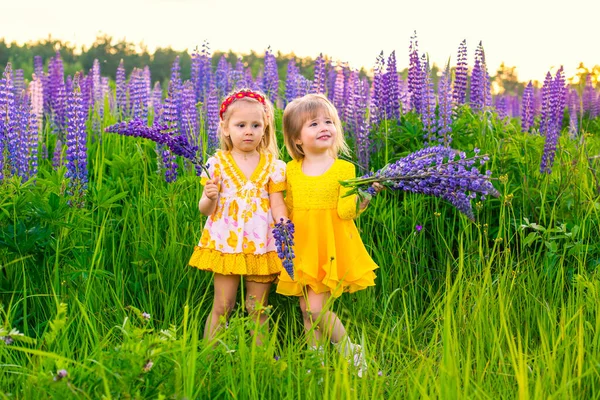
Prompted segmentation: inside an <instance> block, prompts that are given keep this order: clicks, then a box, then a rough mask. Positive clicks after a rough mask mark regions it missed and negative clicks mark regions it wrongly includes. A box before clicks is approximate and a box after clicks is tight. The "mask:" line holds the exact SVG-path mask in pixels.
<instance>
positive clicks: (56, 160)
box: [52, 139, 63, 170]
mask: <svg viewBox="0 0 600 400" xmlns="http://www.w3.org/2000/svg"><path fill="white" fill-rule="evenodd" d="M62 163H63V144H62V141H61V140H60V139H57V140H56V144H55V146H54V153H53V154H52V168H54V169H55V170H57V169H58V168H60V167H61V166H62Z"/></svg>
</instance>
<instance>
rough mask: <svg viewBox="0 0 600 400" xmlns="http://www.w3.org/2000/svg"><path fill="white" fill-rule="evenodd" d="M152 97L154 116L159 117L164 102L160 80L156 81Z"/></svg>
mask: <svg viewBox="0 0 600 400" xmlns="http://www.w3.org/2000/svg"><path fill="white" fill-rule="evenodd" d="M151 98H152V101H151V106H152V109H153V110H154V117H157V116H158V115H159V114H160V106H161V104H162V87H161V86H160V82H159V81H156V82H154V88H153V89H152V97H151Z"/></svg>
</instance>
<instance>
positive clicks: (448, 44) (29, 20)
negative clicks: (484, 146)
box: [0, 0, 600, 81]
mask: <svg viewBox="0 0 600 400" xmlns="http://www.w3.org/2000/svg"><path fill="white" fill-rule="evenodd" d="M0 3H2V14H3V18H2V23H1V24H0V37H3V38H5V40H7V41H8V42H12V41H13V40H15V41H17V42H19V43H23V42H27V41H37V40H39V39H45V38H47V37H48V35H49V34H51V35H52V37H53V38H57V39H61V40H64V41H69V42H70V43H72V44H75V45H76V46H77V47H79V46H81V45H87V46H89V45H90V44H91V43H93V41H94V40H95V38H96V36H97V35H101V34H108V35H109V36H112V37H113V38H115V41H116V40H119V39H125V40H127V41H128V42H132V43H135V44H139V43H140V42H143V43H144V44H145V45H146V46H147V47H148V48H149V49H150V50H151V51H153V50H154V48H156V47H168V46H170V47H172V48H174V49H176V50H184V49H186V48H187V49H188V50H189V51H190V52H191V51H192V50H193V49H194V48H195V47H196V46H201V45H202V43H203V41H204V40H207V41H208V43H209V46H210V48H211V49H212V50H223V51H227V50H230V49H231V50H233V51H234V52H238V53H248V52H250V50H254V51H256V52H257V53H259V54H261V53H264V51H265V50H266V48H267V47H268V46H271V48H272V49H273V51H274V52H277V51H281V52H282V53H292V52H293V53H294V54H296V55H297V56H299V57H306V56H308V57H312V58H316V57H317V56H318V55H319V53H323V54H326V55H328V56H329V57H331V58H332V59H333V60H336V61H342V62H348V63H349V65H350V67H353V68H360V67H361V66H364V67H365V68H366V69H367V70H370V69H372V68H373V66H374V64H375V59H376V57H377V55H378V54H379V52H381V51H383V52H384V55H385V57H386V58H387V56H388V55H389V54H390V53H391V52H392V51H393V50H395V51H396V59H397V64H398V69H399V70H402V69H404V68H405V67H407V66H408V46H409V43H410V37H411V35H412V34H413V31H415V30H416V31H417V37H418V41H419V51H420V53H428V55H429V57H430V60H431V61H432V62H435V63H437V64H438V65H443V64H445V63H446V62H447V61H448V58H450V59H451V61H450V62H451V64H452V65H454V64H455V62H456V52H457V49H458V45H459V44H460V42H461V41H462V40H463V39H466V40H467V46H468V63H469V67H472V66H473V56H474V53H475V48H476V47H477V44H478V43H479V41H482V42H483V46H484V49H485V53H486V60H487V64H488V72H489V73H490V75H495V73H496V70H497V68H498V66H499V65H500V63H501V62H504V63H505V64H506V65H508V66H516V67H517V73H518V77H519V80H521V81H528V80H530V79H533V80H538V81H543V79H544V76H545V74H546V72H547V71H549V70H551V71H552V72H554V71H555V70H556V69H557V68H558V67H559V66H560V65H563V66H564V68H565V72H566V75H567V76H572V75H573V74H574V73H575V69H576V68H577V67H578V65H579V63H580V62H584V63H585V65H586V66H587V67H588V68H590V67H593V66H594V65H596V64H600V48H599V46H598V44H599V42H600V40H599V39H598V37H599V33H598V32H599V26H600V25H598V22H597V18H598V15H600V1H599V0H578V1H570V2H561V3H560V6H556V5H553V3H554V2H549V1H542V0H502V1H486V0H413V1H410V2H408V1H400V0H388V1H383V0H368V1H364V2H360V3H357V2H355V1H351V0H346V1H344V0H332V1H328V0H302V1H294V2H291V1H285V0H279V1H275V0H267V1H249V0H246V1H240V0H229V1H227V0H146V1H142V0H100V1H89V0H77V1H76V0H20V1H18V2H17V1H10V2H9V1H8V0H0ZM392 4H393V5H392Z"/></svg>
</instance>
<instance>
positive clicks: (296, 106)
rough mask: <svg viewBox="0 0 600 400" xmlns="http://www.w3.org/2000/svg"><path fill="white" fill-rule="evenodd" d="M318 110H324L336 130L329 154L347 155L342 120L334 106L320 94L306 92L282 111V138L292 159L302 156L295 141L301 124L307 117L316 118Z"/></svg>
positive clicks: (300, 158)
mask: <svg viewBox="0 0 600 400" xmlns="http://www.w3.org/2000/svg"><path fill="white" fill-rule="evenodd" d="M319 111H324V112H325V113H326V114H327V116H328V117H329V118H331V119H332V120H333V124H334V125H335V128H336V130H337V132H338V134H337V135H336V139H335V142H334V144H333V146H332V148H331V151H330V154H331V156H332V157H333V158H337V157H338V154H340V153H341V154H343V155H346V156H347V155H349V153H350V149H349V148H348V145H347V144H346V140H345V139H344V131H343V129H342V121H340V117H339V115H338V112H337V110H336V108H335V106H334V105H333V104H332V103H331V101H329V99H328V98H327V97H325V96H324V95H322V94H307V95H305V96H303V97H300V98H297V99H295V100H293V101H292V102H291V103H289V104H288V105H287V107H285V110H284V112H283V139H284V142H285V147H286V148H287V151H288V153H289V155H290V156H291V157H292V158H293V159H294V160H302V159H303V158H304V150H303V149H302V145H299V144H298V143H296V142H297V141H298V139H300V132H301V131H302V126H303V125H304V124H305V123H306V121H308V120H309V119H313V118H316V117H317V113H318V112H319Z"/></svg>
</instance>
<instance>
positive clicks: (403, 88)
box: [398, 76, 410, 114]
mask: <svg viewBox="0 0 600 400" xmlns="http://www.w3.org/2000/svg"><path fill="white" fill-rule="evenodd" d="M398 88H399V90H400V105H401V111H402V113H403V114H405V113H407V112H408V111H410V92H409V91H408V79H402V78H400V76H398Z"/></svg>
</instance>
